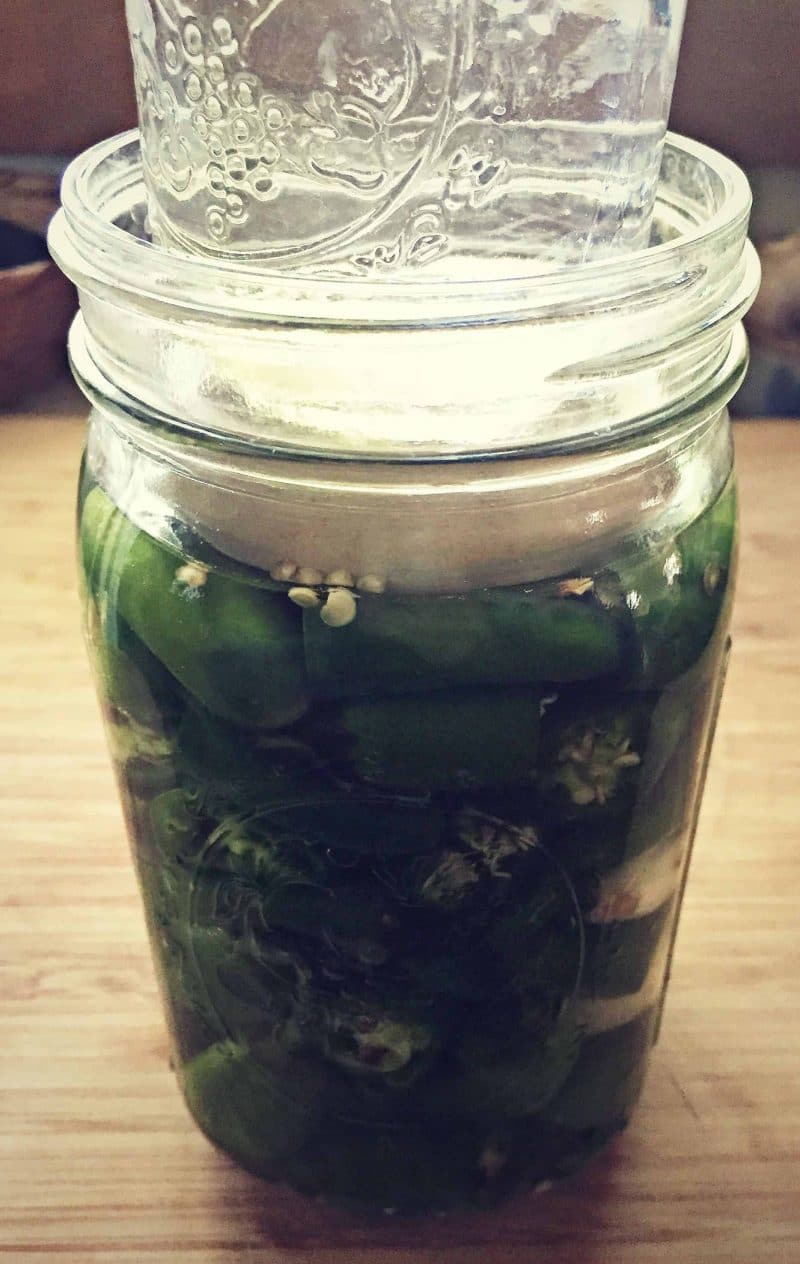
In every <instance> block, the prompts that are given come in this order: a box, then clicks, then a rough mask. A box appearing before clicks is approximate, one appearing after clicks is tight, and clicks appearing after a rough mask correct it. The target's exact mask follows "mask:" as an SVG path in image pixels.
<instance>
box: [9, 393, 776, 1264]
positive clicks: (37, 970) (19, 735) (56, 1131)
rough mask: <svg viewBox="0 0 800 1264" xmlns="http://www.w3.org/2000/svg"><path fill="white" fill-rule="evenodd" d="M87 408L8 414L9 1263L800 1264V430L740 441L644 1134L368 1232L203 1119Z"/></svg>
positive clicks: (76, 405)
mask: <svg viewBox="0 0 800 1264" xmlns="http://www.w3.org/2000/svg"><path fill="white" fill-rule="evenodd" d="M83 411H84V410H83V407H82V405H81V403H80V401H79V400H78V398H77V396H75V395H73V394H72V393H71V392H70V391H69V390H67V388H64V389H63V390H62V392H61V394H60V395H58V396H56V397H52V396H51V397H50V399H49V400H45V401H40V403H39V405H38V407H34V408H33V409H32V410H31V411H30V412H29V413H28V414H27V415H14V416H8V417H5V418H0V479H1V480H2V494H0V519H1V520H2V535H1V536H0V539H2V560H1V561H0V566H1V567H2V585H1V586H0V592H2V605H1V607H0V609H1V613H0V627H1V628H2V638H3V640H2V654H0V671H1V672H2V681H1V682H0V688H1V689H2V693H0V698H1V699H2V706H1V707H0V835H1V841H0V862H1V863H2V876H1V877H0V904H2V922H0V1259H1V1260H15V1261H16V1260H19V1261H20V1262H21V1264H30V1262H32V1261H41V1262H42V1264H44V1261H48V1262H50V1264H52V1261H54V1260H58V1261H60V1262H65V1264H66V1262H69V1264H84V1262H85V1261H109V1262H112V1261H113V1262H115V1264H116V1262H119V1264H123V1262H124V1264H134V1262H135V1264H233V1262H234V1261H236V1262H237V1264H390V1262H391V1264H433V1262H434V1261H436V1262H437V1264H439V1262H441V1264H501V1261H502V1264H540V1262H542V1264H543V1262H544V1261H547V1264H655V1262H656V1261H658V1262H659V1264H660V1262H661V1261H665V1260H666V1261H670V1264H671V1262H673V1261H674V1262H675V1264H678V1262H680V1264H697V1262H699V1261H718V1262H719V1264H777V1262H778V1261H780V1262H781V1264H793V1262H795V1261H797V1260H798V1259H800V1192H799V1191H800V1158H799V1157H798V1156H800V1075H798V1064H799V1062H800V1053H799V1052H798V1051H799V1050H800V926H799V925H798V921H799V919H798V903H799V902H800V584H798V581H797V551H798V548H800V544H799V543H798V542H799V541H800V495H798V476H800V425H798V424H791V423H780V422H770V423H739V424H738V426H737V449H738V459H739V469H740V476H741V490H742V506H743V515H744V532H743V543H742V557H741V580H740V589H739V598H738V605H737V609H736V617H735V640H734V654H733V659H732V664H731V669H730V674H729V679H728V686H727V693H726V696H725V701H724V704H723V708H722V714H721V718H720V725H719V730H718V736H717V742H716V748H715V752H714V758H713V764H712V769H711V774H710V776H709V780H708V787H707V793H706V802H705V807H704V810H703V813H702V817H701V824H700V832H699V836H698V840H697V846H696V849H695V859H694V863H693V870H692V875H691V879H690V882H689V888H688V894H687V899H686V905H685V910H684V915H683V920H682V925H681V931H680V935H679V940H678V950H677V959H676V963H675V969H674V973H673V981H672V985H671V992H670V997H669V1000H668V1004H667V1012H666V1018H665V1022H664V1027H663V1031H662V1036H661V1040H660V1043H659V1045H658V1046H657V1048H656V1050H655V1053H654V1057H653V1065H652V1071H651V1074H650V1077H649V1080H648V1084H647V1087H646V1090H645V1095H644V1099H643V1102H642V1104H641V1106H640V1109H639V1113H638V1116H637V1118H636V1120H635V1123H634V1124H633V1125H632V1126H631V1128H630V1129H629V1130H628V1132H627V1133H626V1134H625V1135H624V1136H623V1137H621V1138H620V1139H619V1140H618V1142H616V1143H615V1145H614V1147H613V1148H612V1150H611V1152H610V1153H609V1154H608V1155H607V1156H606V1157H604V1158H601V1159H599V1160H597V1161H595V1162H594V1163H593V1164H592V1165H591V1166H590V1167H589V1168H588V1170H586V1171H585V1173H584V1174H583V1175H581V1176H580V1177H578V1178H576V1179H575V1180H574V1181H573V1182H572V1183H571V1184H569V1185H565V1186H564V1187H562V1188H560V1189H558V1190H556V1191H553V1192H551V1193H549V1194H545V1195H543V1196H539V1197H528V1198H523V1199H520V1200H518V1201H517V1202H515V1203H513V1204H512V1205H511V1206H510V1207H509V1208H508V1209H507V1210H506V1211H504V1212H501V1213H494V1214H492V1215H488V1214H474V1215H469V1216H464V1217H458V1218H455V1217H454V1218H452V1219H442V1220H435V1221H433V1222H432V1223H427V1224H426V1223H423V1222H419V1221H407V1222H396V1221H382V1222H378V1223H366V1224H365V1223H363V1222H361V1223H360V1222H358V1221H355V1220H352V1219H349V1218H347V1217H345V1216H343V1215H335V1214H332V1213H331V1212H329V1211H326V1210H325V1209H323V1208H320V1207H318V1206H316V1205H314V1204H308V1203H306V1202H304V1201H302V1200H301V1199H299V1198H296V1197H294V1196H291V1195H289V1194H287V1193H286V1192H285V1191H283V1190H280V1189H274V1188H270V1187H267V1186H262V1185H260V1184H259V1182H257V1181H256V1180H255V1179H253V1178H252V1177H249V1176H247V1175H245V1174H244V1173H242V1172H240V1171H238V1170H237V1169H236V1168H235V1167H234V1166H233V1165H232V1164H231V1163H230V1162H229V1161H228V1160H226V1159H225V1158H224V1157H222V1156H221V1155H219V1154H217V1153H216V1152H215V1151H214V1150H213V1149H212V1148H211V1146H210V1145H209V1144H208V1142H206V1141H205V1140H204V1139H203V1137H202V1136H201V1135H200V1134H199V1133H198V1132H197V1130H196V1129H195V1128H194V1126H193V1125H192V1124H191V1123H190V1121H189V1118H188V1116H187V1114H186V1111H185V1109H184V1107H183V1105H182V1104H181V1100H180V1098H179V1096H178V1092H177V1089H176V1087H175V1084H174V1081H173V1077H172V1074H171V1072H170V1070H169V1068H168V1065H167V1052H166V1040H165V1035H164V1028H163V1026H162V1022H161V1017H160V1014H159V1008H158V1002H157V998H156V990H155V984H154V980H153V974H152V971H151V967H150V963H149V958H148V953H147V947H146V943H145V934H144V924H143V920H142V916H141V913H140V909H139V903H138V897H137V892H136V888H135V884H134V878H133V873H132V870H131V866H130V863H129V860H128V854H127V845H126V842H125V837H124V833H123V827H122V820H121V816H120V812H119V809H118V807H117V802H116V798H115V791H114V786H113V782H112V777H111V771H110V768H109V764H108V760H107V757H106V753H105V746H104V740H103V735H102V732H101V728H100V720H99V716H98V711H97V708H96V705H95V701H94V698H93V695H92V691H91V687H90V682H89V675H88V670H87V666H86V662H85V658H84V652H83V646H82V644H81V637H80V631H79V620H78V608H77V599H76V585H75V578H74V562H73V543H72V528H73V523H72V504H73V494H74V485H75V477H76V473H77V465H78V458H79V449H80V445H81V438H82V416H83Z"/></svg>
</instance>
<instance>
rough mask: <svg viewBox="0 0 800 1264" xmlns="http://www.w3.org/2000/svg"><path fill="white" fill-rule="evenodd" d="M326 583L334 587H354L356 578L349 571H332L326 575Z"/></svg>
mask: <svg viewBox="0 0 800 1264" xmlns="http://www.w3.org/2000/svg"><path fill="white" fill-rule="evenodd" d="M325 583H326V584H330V585H331V586H332V587H333V588H353V587H354V585H355V580H354V579H353V576H352V575H351V574H350V572H349V571H331V573H330V575H326V576H325Z"/></svg>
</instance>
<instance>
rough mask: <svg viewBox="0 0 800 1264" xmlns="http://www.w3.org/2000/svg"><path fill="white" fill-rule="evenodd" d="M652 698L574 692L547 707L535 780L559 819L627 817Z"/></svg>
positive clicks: (634, 793) (650, 711) (640, 760)
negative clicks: (593, 697) (612, 698)
mask: <svg viewBox="0 0 800 1264" xmlns="http://www.w3.org/2000/svg"><path fill="white" fill-rule="evenodd" d="M652 709H653V704H652V701H651V700H650V699H647V698H638V699H631V698H630V697H629V696H628V697H626V696H623V697H621V698H619V699H617V700H616V701H599V702H597V701H594V700H592V701H586V702H584V701H583V699H581V698H580V697H578V698H576V697H575V696H574V695H572V696H568V697H564V698H563V699H559V700H558V701H557V702H555V703H554V704H553V705H552V706H549V707H548V708H547V709H546V711H545V716H544V720H543V722H542V738H541V758H540V761H539V771H538V777H537V783H538V786H539V789H540V791H541V793H542V795H543V796H544V797H545V799H546V800H547V801H548V802H550V803H551V804H552V806H553V807H554V809H555V810H556V811H557V812H558V813H559V815H560V817H561V818H562V820H564V821H566V820H569V819H570V818H575V819H578V820H581V819H583V820H587V821H592V820H596V821H598V822H606V823H607V822H609V821H610V820H612V819H613V820H615V821H623V820H626V819H627V817H628V816H629V815H630V812H631V811H632V809H633V803H634V799H635V796H636V788H637V786H638V783H639V778H640V772H641V764H642V758H643V754H644V749H645V743H646V740H647V733H648V725H649V720H650V715H651V713H652Z"/></svg>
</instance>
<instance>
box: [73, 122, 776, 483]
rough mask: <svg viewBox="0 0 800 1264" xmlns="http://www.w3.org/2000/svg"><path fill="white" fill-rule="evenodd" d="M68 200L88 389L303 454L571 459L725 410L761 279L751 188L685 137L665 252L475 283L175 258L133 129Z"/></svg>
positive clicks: (85, 159)
mask: <svg viewBox="0 0 800 1264" xmlns="http://www.w3.org/2000/svg"><path fill="white" fill-rule="evenodd" d="M63 202H64V205H63V210H62V211H61V212H59V214H58V215H57V216H56V218H55V221H54V223H53V225H52V227H51V231H50V244H51V249H52V250H53V253H54V255H55V257H56V258H57V260H58V262H59V263H60V264H61V266H62V268H63V269H64V271H66V272H67V274H68V275H69V276H70V277H71V278H72V279H74V280H75V282H76V283H77V285H78V287H79V291H80V299H81V316H80V317H79V318H78V320H77V321H76V324H75V327H74V330H73V334H72V338H71V354H72V358H73V362H74V364H75V366H76V371H77V375H78V378H79V380H80V381H81V383H82V384H83V385H84V386H85V389H86V390H87V392H88V393H89V394H90V395H92V396H100V397H103V398H106V399H108V398H111V397H113V396H114V395H116V397H117V398H118V400H119V402H120V406H121V407H123V408H125V409H126V410H128V411H130V412H133V413H136V412H140V413H141V414H143V415H144V414H151V415H157V416H163V417H164V418H165V419H167V420H168V422H169V424H171V425H173V426H180V427H183V428H184V429H185V430H186V431H187V432H191V433H195V434H201V435H202V434H212V433H214V434H218V435H220V436H226V437H227V438H228V439H230V441H232V442H233V441H236V442H239V443H243V444H249V445H255V446H261V447H270V446H273V447H275V448H280V449H284V450H290V449H291V450H294V451H296V452H298V453H304V452H308V451H310V450H313V451H316V452H319V453H326V454H328V455H331V456H340V457H341V456H370V457H374V458H390V457H392V458H395V457H396V458H403V459H418V460H422V461H427V460H434V459H438V460H450V459H455V458H458V457H463V456H468V455H470V456H477V455H479V454H492V455H510V454H515V453H524V452H527V451H530V450H531V449H532V448H534V447H535V448H536V450H537V451H543V450H546V449H548V448H549V449H551V450H553V451H555V452H563V451H565V450H567V449H570V448H578V447H585V446H586V445H587V444H590V443H594V442H597V441H598V439H599V440H601V441H602V442H604V443H615V442H617V441H619V440H620V439H621V438H622V437H624V436H627V435H631V434H634V433H636V432H639V431H641V429H642V428H643V427H644V426H658V425H660V424H661V422H662V421H664V419H667V418H670V417H674V416H676V415H677V414H679V413H680V412H682V411H683V410H685V409H686V408H687V407H694V406H695V405H697V406H698V407H700V406H701V401H703V400H704V399H706V398H707V397H708V396H710V395H713V396H714V398H715V399H716V401H717V404H718V405H719V406H721V405H722V403H724V401H725V398H726V397H729V396H730V394H731V392H732V390H733V389H734V387H735V385H736V380H737V376H738V373H739V372H740V367H741V363H742V338H741V333H740V331H739V329H738V322H739V319H740V317H741V316H742V314H743V313H744V311H745V310H746V309H747V307H748V306H749V304H750V302H751V301H752V297H753V294H754V292H755V287H756V284H757V280H758V263H757V258H756V255H755V252H754V250H753V248H752V246H750V245H749V244H748V243H747V241H746V231H747V220H748V214H749V206H750V195H749V190H748V186H747V182H746V180H745V179H744V176H743V175H742V173H741V172H740V171H738V169H737V168H736V167H735V166H734V165H733V164H732V163H730V162H728V161H727V160H726V159H725V158H723V157H721V156H720V155H719V154H715V153H713V151H711V150H708V149H706V148H704V147H703V146H700V145H696V144H695V143H693V142H691V141H686V140H683V139H681V138H680V137H675V136H673V137H670V138H669V140H668V142H667V145H666V148H665V151H664V160H663V164H662V171H661V180H660V183H659V192H658V199H657V205H656V212H655V217H654V229H653V236H652V242H651V245H650V246H649V247H648V248H647V249H644V250H640V251H636V252H634V253H632V254H629V255H625V256H620V257H618V258H613V259H606V260H599V261H595V262H590V263H586V264H582V265H578V266H575V267H564V268H555V269H552V270H540V271H537V272H528V273H527V274H525V273H520V270H521V269H523V268H524V266H525V265H524V263H523V262H521V261H520V260H518V259H509V260H508V270H507V271H503V273H502V275H500V276H495V275H492V276H491V277H489V278H487V277H485V276H481V274H480V269H479V268H478V267H477V264H476V261H475V260H474V259H472V260H470V259H468V258H465V259H464V260H463V266H464V274H463V277H461V276H460V275H459V276H457V277H456V276H454V277H452V278H448V279H446V280H441V279H440V280H436V279H430V278H428V279H426V276H425V273H424V271H422V272H418V271H415V270H414V269H407V270H405V271H404V272H403V273H402V275H400V276H399V277H398V278H397V279H392V280H391V281H388V280H386V279H384V280H383V281H381V280H380V279H377V280H372V281H360V280H346V281H345V280H341V279H338V280H337V279H331V278H328V277H326V276H325V275H322V274H314V275H312V276H298V275H296V274H293V273H280V272H269V271H265V270H263V269H256V268H252V267H248V266H246V265H244V264H241V263H234V262H229V261H221V260H209V259H202V258H194V257H192V258H187V257H184V256H181V255H180V254H174V253H169V252H167V251H164V250H159V249H157V248H155V247H154V246H153V245H152V244H151V243H150V242H149V241H148V240H146V230H145V227H144V218H145V216H144V207H145V195H144V188H143V184H142V179H141V160H140V154H139V148H138V143H137V141H136V138H135V136H128V137H121V138H116V139H115V140H113V141H109V142H106V143H105V144H103V145H101V146H98V147H97V148H96V149H95V150H91V151H89V152H88V153H87V154H84V155H82V156H81V157H80V158H79V159H76V160H75V162H74V163H73V164H72V165H71V167H70V169H69V172H68V173H67V175H66V177H65V181H64V186H63Z"/></svg>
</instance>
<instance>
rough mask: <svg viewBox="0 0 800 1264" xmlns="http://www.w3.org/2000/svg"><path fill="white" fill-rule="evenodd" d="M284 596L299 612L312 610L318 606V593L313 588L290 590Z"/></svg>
mask: <svg viewBox="0 0 800 1264" xmlns="http://www.w3.org/2000/svg"><path fill="white" fill-rule="evenodd" d="M286 595H287V597H288V598H289V600H290V601H293V602H294V604H295V605H296V606H300V608H301V610H314V609H316V607H317V606H318V605H319V593H315V592H314V589H313V588H290V589H289V591H288V593H287V594H286Z"/></svg>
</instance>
